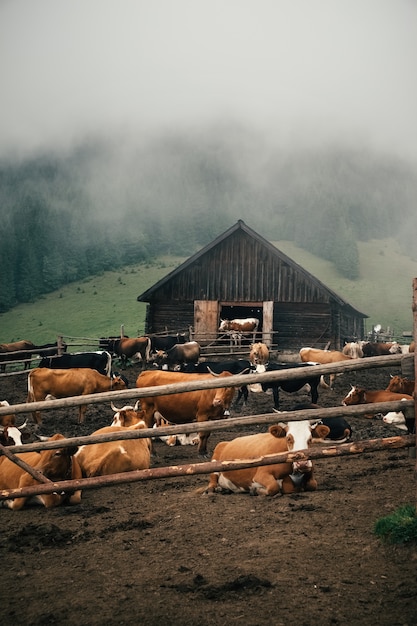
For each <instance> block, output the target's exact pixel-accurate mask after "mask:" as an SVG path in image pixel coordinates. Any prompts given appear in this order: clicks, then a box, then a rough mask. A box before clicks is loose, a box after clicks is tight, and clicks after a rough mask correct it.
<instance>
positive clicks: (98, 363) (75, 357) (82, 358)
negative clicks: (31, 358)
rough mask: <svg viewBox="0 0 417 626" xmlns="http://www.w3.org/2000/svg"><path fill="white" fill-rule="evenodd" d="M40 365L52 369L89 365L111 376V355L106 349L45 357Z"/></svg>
mask: <svg viewBox="0 0 417 626" xmlns="http://www.w3.org/2000/svg"><path fill="white" fill-rule="evenodd" d="M39 367H49V368H50V369H65V370H66V369H71V368H72V367H89V368H90V369H93V370H97V372H99V373H100V374H104V375H105V376H109V377H110V376H111V355H110V354H109V353H108V352H106V351H105V350H101V351H100V350H98V351H97V352H73V353H71V354H61V355H60V356H55V357H54V356H52V357H44V358H43V359H41V361H40V363H39Z"/></svg>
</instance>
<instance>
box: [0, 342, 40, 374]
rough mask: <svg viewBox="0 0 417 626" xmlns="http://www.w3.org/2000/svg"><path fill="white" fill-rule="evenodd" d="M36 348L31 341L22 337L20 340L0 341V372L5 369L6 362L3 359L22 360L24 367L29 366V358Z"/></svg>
mask: <svg viewBox="0 0 417 626" xmlns="http://www.w3.org/2000/svg"><path fill="white" fill-rule="evenodd" d="M34 350H36V346H35V344H34V343H32V342H31V341H27V340H26V339H22V340H21V341H14V342H12V343H0V362H1V361H3V363H1V364H0V372H4V371H5V370H6V363H4V361H23V360H26V359H27V361H26V363H24V367H25V369H27V368H28V367H29V362H30V358H31V356H32V354H33V351H34Z"/></svg>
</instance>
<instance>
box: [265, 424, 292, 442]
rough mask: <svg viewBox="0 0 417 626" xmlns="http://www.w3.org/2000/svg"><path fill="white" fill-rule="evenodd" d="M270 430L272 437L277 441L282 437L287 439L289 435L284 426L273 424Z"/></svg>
mask: <svg viewBox="0 0 417 626" xmlns="http://www.w3.org/2000/svg"><path fill="white" fill-rule="evenodd" d="M268 430H269V432H270V433H271V435H273V437H276V438H277V439H279V438H280V437H285V436H286V434H287V431H286V430H285V427H284V424H273V425H272V426H270V427H269V429H268Z"/></svg>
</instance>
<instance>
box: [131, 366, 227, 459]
mask: <svg viewBox="0 0 417 626" xmlns="http://www.w3.org/2000/svg"><path fill="white" fill-rule="evenodd" d="M229 376H232V374H230V373H229V372H223V373H222V374H221V375H220V376H219V377H218V383H219V387H218V388H217V387H216V388H214V389H199V390H196V391H186V392H183V393H174V394H169V395H162V396H147V397H145V398H142V397H141V398H140V405H141V408H142V410H143V411H144V414H145V421H146V425H147V427H148V428H152V427H153V424H154V421H155V413H156V411H158V412H159V413H161V415H163V416H164V418H165V419H167V420H168V421H169V422H170V423H172V424H189V423H191V422H195V421H197V422H205V421H207V420H216V419H221V418H223V417H224V416H225V413H226V412H228V411H229V409H230V405H231V403H232V400H233V396H234V391H235V390H234V388H233V387H224V388H221V382H222V379H223V378H227V377H229ZM201 380H215V377H214V376H213V375H212V374H183V373H182V372H167V371H160V370H157V371H152V370H147V371H145V372H142V373H141V374H139V376H138V378H137V381H136V387H138V388H139V389H142V388H144V387H159V386H161V385H172V384H178V383H185V382H197V381H198V382H201ZM209 436H210V433H209V432H200V433H199V437H200V443H199V445H198V454H199V455H202V456H205V455H206V454H207V441H208V438H209Z"/></svg>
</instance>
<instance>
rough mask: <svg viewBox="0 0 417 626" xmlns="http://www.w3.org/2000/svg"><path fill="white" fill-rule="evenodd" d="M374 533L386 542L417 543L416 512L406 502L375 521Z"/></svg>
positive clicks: (414, 508)
mask: <svg viewBox="0 0 417 626" xmlns="http://www.w3.org/2000/svg"><path fill="white" fill-rule="evenodd" d="M374 534H375V535H377V536H378V537H380V538H381V539H383V540H384V541H386V542H387V543H411V542H416V543H417V512H416V507H415V506H414V505H412V504H406V505H404V506H402V507H400V508H399V509H397V510H396V511H394V513H392V514H391V515H388V516H387V517H381V519H379V520H377V521H376V522H375V526H374Z"/></svg>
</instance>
